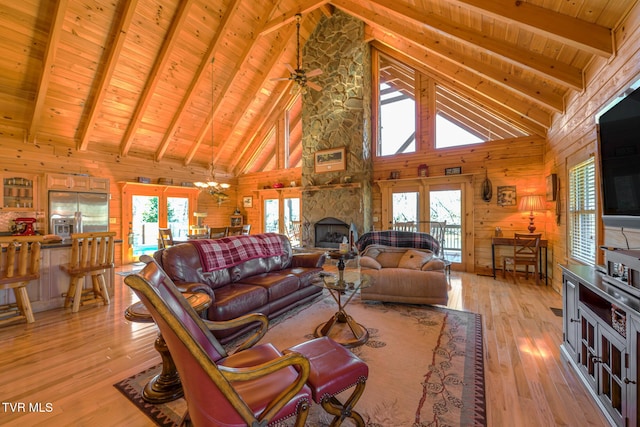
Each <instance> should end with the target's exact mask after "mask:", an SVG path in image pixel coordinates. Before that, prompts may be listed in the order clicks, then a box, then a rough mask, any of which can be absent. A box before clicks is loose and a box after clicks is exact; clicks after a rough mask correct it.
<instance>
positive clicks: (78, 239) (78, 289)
mask: <svg viewBox="0 0 640 427" xmlns="http://www.w3.org/2000/svg"><path fill="white" fill-rule="evenodd" d="M115 235H116V233H115V232H114V231H106V232H100V233H73V234H71V256H70V258H69V264H67V265H62V266H60V268H62V270H64V271H65V272H67V274H68V275H69V290H68V291H67V293H66V294H63V296H64V297H65V302H64V307H65V308H68V307H69V306H70V305H71V303H72V302H73V307H72V310H71V311H72V312H73V313H77V312H78V310H79V309H80V305H84V304H92V303H96V302H101V301H102V302H104V304H105V305H108V304H109V303H110V301H109V292H108V290H107V283H106V281H105V278H104V275H105V274H107V273H108V270H111V269H113V267H114V263H113V256H114V244H115V241H114V238H115ZM87 275H91V284H92V287H91V288H90V289H86V290H85V289H83V285H84V279H85V277H86V276H87Z"/></svg>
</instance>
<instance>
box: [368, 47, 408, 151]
mask: <svg viewBox="0 0 640 427" xmlns="http://www.w3.org/2000/svg"><path fill="white" fill-rule="evenodd" d="M415 74H416V73H415V71H414V70H413V69H412V68H410V67H407V66H406V65H404V64H402V63H400V62H398V61H395V60H394V59H392V58H390V57H388V56H386V55H383V54H380V53H379V54H378V102H377V105H378V111H377V114H378V135H377V139H378V144H377V154H378V156H390V155H395V154H402V153H415V152H416V150H417V147H416V100H415Z"/></svg>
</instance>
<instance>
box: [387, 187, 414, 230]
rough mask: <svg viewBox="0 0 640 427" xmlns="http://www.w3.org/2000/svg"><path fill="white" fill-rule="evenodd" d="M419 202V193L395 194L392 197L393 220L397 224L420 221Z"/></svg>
mask: <svg viewBox="0 0 640 427" xmlns="http://www.w3.org/2000/svg"><path fill="white" fill-rule="evenodd" d="M418 201H419V193H418V192H417V191H408V192H404V193H393V195H392V207H391V212H392V218H393V222H394V224H395V223H402V222H405V223H406V222H413V223H416V224H417V221H418V218H419V216H418Z"/></svg>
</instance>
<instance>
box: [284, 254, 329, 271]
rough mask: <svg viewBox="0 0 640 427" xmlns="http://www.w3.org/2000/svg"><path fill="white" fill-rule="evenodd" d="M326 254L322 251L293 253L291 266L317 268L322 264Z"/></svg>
mask: <svg viewBox="0 0 640 427" xmlns="http://www.w3.org/2000/svg"><path fill="white" fill-rule="evenodd" d="M325 259H326V255H325V254H324V252H314V253H301V254H293V256H292V257H291V267H292V268H296V267H308V268H319V267H322V266H323V265H324V261H325Z"/></svg>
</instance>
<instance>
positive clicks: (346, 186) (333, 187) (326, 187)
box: [303, 182, 362, 191]
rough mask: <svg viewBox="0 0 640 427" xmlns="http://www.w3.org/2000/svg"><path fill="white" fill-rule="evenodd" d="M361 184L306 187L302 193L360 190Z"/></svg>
mask: <svg viewBox="0 0 640 427" xmlns="http://www.w3.org/2000/svg"><path fill="white" fill-rule="evenodd" d="M360 187H362V184H360V183H359V182H350V183H348V184H323V185H307V186H306V187H304V188H303V190H304V191H322V190H340V189H353V188H360Z"/></svg>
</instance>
